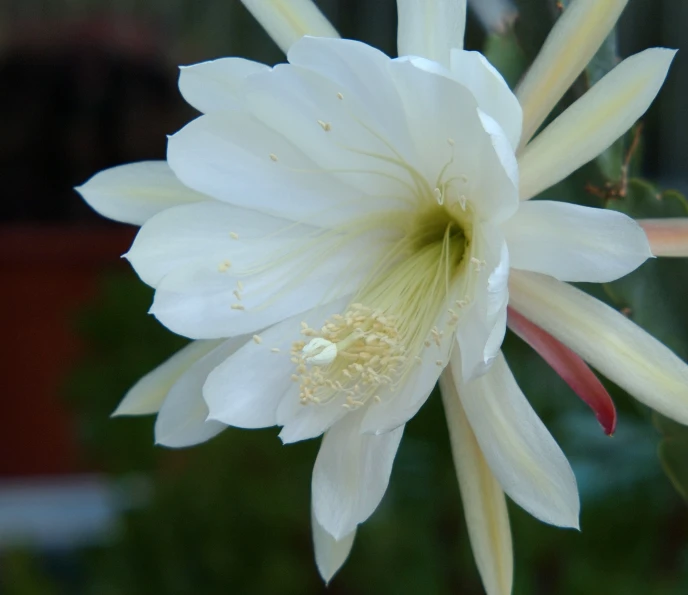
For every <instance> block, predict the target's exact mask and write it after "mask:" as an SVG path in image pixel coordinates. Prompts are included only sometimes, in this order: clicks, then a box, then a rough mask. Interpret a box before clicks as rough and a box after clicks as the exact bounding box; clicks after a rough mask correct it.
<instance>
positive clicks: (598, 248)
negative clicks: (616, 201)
mask: <svg viewBox="0 0 688 595" xmlns="http://www.w3.org/2000/svg"><path fill="white" fill-rule="evenodd" d="M503 229H504V235H505V236H506V241H507V243H508V244H509V255H510V256H511V266H512V267H513V268H515V269H524V270H526V271H535V272H537V273H545V274H547V275H551V276H552V277H555V278H557V279H559V280H561V281H589V282H591V283H592V282H594V283H606V282H608V281H614V280H615V279H618V278H620V277H623V276H624V275H627V274H628V273H630V272H631V271H634V270H635V269H636V268H638V267H639V266H640V265H641V264H642V263H643V262H645V260H647V259H648V258H651V257H652V253H651V252H650V246H649V244H648V241H647V237H646V236H645V233H644V232H643V230H642V228H641V227H640V226H639V225H638V224H637V223H636V222H635V221H634V220H633V219H631V218H630V217H627V216H626V215H624V214H623V213H619V212H616V211H610V210H607V209H592V208H589V207H583V206H580V205H574V204H569V203H563V202H553V201H545V200H537V201H531V202H527V203H523V204H521V208H519V210H518V212H517V213H516V215H514V216H513V217H512V218H511V219H509V221H507V223H506V224H505V225H504V227H503Z"/></svg>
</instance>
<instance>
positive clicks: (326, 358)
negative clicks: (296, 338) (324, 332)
mask: <svg viewBox="0 0 688 595" xmlns="http://www.w3.org/2000/svg"><path fill="white" fill-rule="evenodd" d="M337 351H338V350H337V346H336V345H335V344H334V343H333V342H332V341H328V340H327V339H323V338H321V337H316V338H315V339H311V340H310V341H309V342H308V344H307V345H305V346H304V348H303V349H302V350H301V353H302V354H303V359H304V360H305V362H306V363H307V364H313V365H316V366H326V365H327V364H331V363H332V362H333V361H334V360H335V359H336V358H337Z"/></svg>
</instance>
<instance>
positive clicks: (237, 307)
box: [231, 304, 246, 310]
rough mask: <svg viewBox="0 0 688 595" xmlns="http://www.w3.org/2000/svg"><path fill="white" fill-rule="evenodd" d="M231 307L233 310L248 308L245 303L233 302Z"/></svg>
mask: <svg viewBox="0 0 688 595" xmlns="http://www.w3.org/2000/svg"><path fill="white" fill-rule="evenodd" d="M231 308H232V310H246V307H245V306H244V305H243V304H232V305H231Z"/></svg>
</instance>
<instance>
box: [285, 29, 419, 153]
mask: <svg viewBox="0 0 688 595" xmlns="http://www.w3.org/2000/svg"><path fill="white" fill-rule="evenodd" d="M288 58H289V62H290V64H292V65H295V66H300V67H303V68H307V69H308V70H311V71H313V72H315V73H317V74H319V75H320V76H321V77H324V78H325V79H327V80H328V81H329V82H330V83H331V84H334V86H335V88H334V89H333V90H335V89H337V90H338V91H339V92H341V94H342V99H339V96H337V94H336V93H337V90H335V95H334V97H336V98H337V101H336V102H333V103H334V106H332V107H331V106H330V105H327V113H328V114H329V113H330V112H333V111H334V110H333V109H332V108H333V107H339V108H340V109H341V108H342V107H343V108H344V109H345V110H346V112H347V113H349V114H350V115H351V113H352V111H351V110H352V109H355V112H356V120H357V121H352V122H351V124H350V125H358V124H360V122H365V126H366V127H367V128H368V130H367V137H368V143H370V142H371V141H375V140H377V139H375V138H373V137H372V136H371V135H370V131H371V130H373V131H374V132H375V134H376V135H377V136H378V137H382V138H385V139H386V140H387V142H388V143H389V144H390V145H391V146H393V147H394V149H395V151H396V152H397V153H399V154H401V155H402V156H404V157H405V158H406V159H407V160H413V158H414V147H413V145H412V142H411V139H410V136H409V134H408V129H407V126H406V116H405V113H404V108H403V104H402V102H401V99H400V97H399V94H398V92H397V89H396V86H395V85H394V81H393V80H392V79H391V77H390V73H389V65H390V63H391V61H390V59H389V57H388V56H387V55H385V54H384V53H382V52H381V51H379V50H377V49H375V48H373V47H371V46H369V45H368V44H365V43H361V42H360V41H354V40H351V39H337V40H334V39H322V38H318V39H315V38H312V37H305V38H303V39H302V40H301V41H299V42H298V43H296V44H294V46H293V47H292V48H291V49H290V50H289V55H288ZM330 97H331V100H332V99H334V97H332V95H330ZM320 117H321V116H320ZM328 119H329V116H328ZM334 128H335V127H334V124H333V129H334ZM335 132H336V130H335Z"/></svg>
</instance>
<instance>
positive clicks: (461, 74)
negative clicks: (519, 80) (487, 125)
mask: <svg viewBox="0 0 688 595" xmlns="http://www.w3.org/2000/svg"><path fill="white" fill-rule="evenodd" d="M451 72H452V75H453V76H454V78H456V80H458V81H459V82H460V83H462V84H463V85H465V86H466V87H468V89H470V91H471V92H472V93H473V95H474V96H475V98H476V100H477V101H478V106H479V107H480V109H481V110H482V111H483V112H485V113H486V114H487V115H488V116H490V117H491V118H493V119H494V120H495V121H496V122H497V123H498V124H499V125H500V126H501V128H502V129H503V130H504V133H505V134H506V136H507V138H508V139H509V142H510V144H511V146H512V148H513V149H514V150H515V149H516V147H518V141H519V140H520V138H521V124H522V120H523V113H522V111H521V104H520V103H519V102H518V99H516V96H515V95H514V94H513V93H512V92H511V89H509V85H507V83H506V81H505V80H504V78H503V77H502V75H501V74H499V72H498V71H497V69H496V68H495V67H494V66H492V64H490V63H489V62H488V61H487V60H486V59H485V57H484V56H483V55H482V54H481V53H480V52H466V51H463V50H452V52H451Z"/></svg>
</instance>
